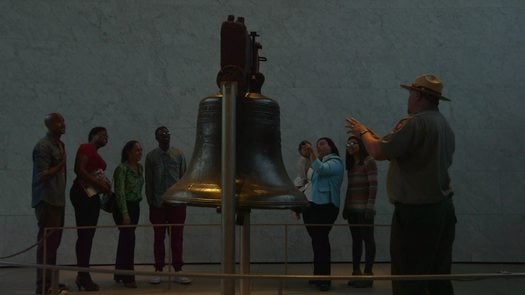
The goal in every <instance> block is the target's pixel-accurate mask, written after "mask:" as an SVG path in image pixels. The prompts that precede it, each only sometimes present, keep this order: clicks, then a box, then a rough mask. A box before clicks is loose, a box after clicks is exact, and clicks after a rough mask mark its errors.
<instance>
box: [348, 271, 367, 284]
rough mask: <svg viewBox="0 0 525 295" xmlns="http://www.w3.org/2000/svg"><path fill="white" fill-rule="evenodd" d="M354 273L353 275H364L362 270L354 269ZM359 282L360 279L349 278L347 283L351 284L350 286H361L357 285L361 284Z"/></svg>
mask: <svg viewBox="0 0 525 295" xmlns="http://www.w3.org/2000/svg"><path fill="white" fill-rule="evenodd" d="M352 275H353V276H361V275H363V274H362V273H361V271H360V270H354V271H353V272H352ZM359 282H360V281H358V280H349V281H348V283H346V284H347V285H348V286H350V287H354V288H359V287H357V286H358V285H359Z"/></svg>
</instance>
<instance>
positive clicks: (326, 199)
mask: <svg viewBox="0 0 525 295" xmlns="http://www.w3.org/2000/svg"><path fill="white" fill-rule="evenodd" d="M317 153H318V155H317V154H316V153H315V152H314V150H313V149H311V148H310V150H309V151H308V154H309V157H310V160H311V161H312V164H311V167H312V169H313V174H312V200H311V201H310V206H309V207H308V208H306V209H305V210H304V212H303V219H304V223H305V224H306V230H307V231H308V234H309V235H310V238H311V239H312V248H313V252H314V275H330V263H331V255H330V240H329V238H328V235H329V233H330V230H331V229H332V226H333V224H334V222H335V220H336V218H337V215H338V214H339V202H340V201H339V200H340V191H341V184H342V183H343V177H344V165H343V161H342V160H341V158H340V157H339V151H338V150H337V147H336V146H335V144H334V142H333V141H332V140H331V139H330V138H328V137H322V138H320V139H318V140H317ZM308 224H326V226H313V225H312V226H309V225H308ZM310 283H311V284H315V285H317V286H318V287H319V289H320V290H321V291H328V290H329V289H330V281H329V280H312V281H310Z"/></svg>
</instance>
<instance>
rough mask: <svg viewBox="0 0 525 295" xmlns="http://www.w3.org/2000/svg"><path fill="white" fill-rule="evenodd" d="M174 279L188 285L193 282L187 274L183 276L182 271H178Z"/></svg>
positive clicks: (178, 282)
mask: <svg viewBox="0 0 525 295" xmlns="http://www.w3.org/2000/svg"><path fill="white" fill-rule="evenodd" d="M173 281H174V282H175V283H177V284H182V285H187V284H190V283H191V279H190V278H188V277H185V276H182V271H180V270H179V271H176V272H175V276H174V277H173Z"/></svg>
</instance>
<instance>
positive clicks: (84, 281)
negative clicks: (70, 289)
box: [75, 274, 100, 292]
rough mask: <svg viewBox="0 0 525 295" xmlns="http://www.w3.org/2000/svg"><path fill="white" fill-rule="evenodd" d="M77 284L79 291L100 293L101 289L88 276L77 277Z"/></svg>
mask: <svg viewBox="0 0 525 295" xmlns="http://www.w3.org/2000/svg"><path fill="white" fill-rule="evenodd" d="M75 284H76V285H77V288H78V291H82V289H84V291H89V292H92V291H98V290H99V289H100V287H99V286H98V285H97V284H95V283H94V282H93V280H91V276H90V275H89V274H88V275H77V278H76V279H75Z"/></svg>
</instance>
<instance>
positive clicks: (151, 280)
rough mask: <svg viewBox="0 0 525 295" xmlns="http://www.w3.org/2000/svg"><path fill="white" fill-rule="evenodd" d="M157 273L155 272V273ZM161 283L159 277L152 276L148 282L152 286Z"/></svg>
mask: <svg viewBox="0 0 525 295" xmlns="http://www.w3.org/2000/svg"><path fill="white" fill-rule="evenodd" d="M155 272H157V271H155ZM160 282H161V278H160V276H153V277H151V279H150V280H149V283H150V284H152V285H157V284H160Z"/></svg>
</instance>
